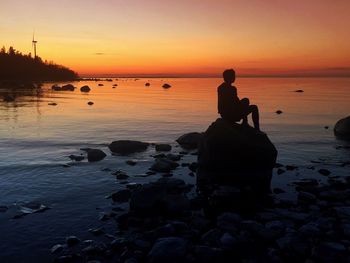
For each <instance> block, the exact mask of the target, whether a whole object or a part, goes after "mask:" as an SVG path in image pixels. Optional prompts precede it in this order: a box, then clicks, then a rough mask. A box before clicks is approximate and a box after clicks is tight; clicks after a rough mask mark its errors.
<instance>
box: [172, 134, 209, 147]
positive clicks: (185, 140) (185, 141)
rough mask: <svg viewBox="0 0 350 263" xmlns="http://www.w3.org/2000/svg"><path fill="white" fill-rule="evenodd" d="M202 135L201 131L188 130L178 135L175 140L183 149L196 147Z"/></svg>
mask: <svg viewBox="0 0 350 263" xmlns="http://www.w3.org/2000/svg"><path fill="white" fill-rule="evenodd" d="M202 137H203V134H202V133H199V132H190V133H186V134H184V135H182V136H180V137H179V138H178V139H177V140H176V141H177V143H178V144H180V145H181V147H183V148H185V149H189V150H190V149H197V148H198V145H199V143H200V141H201V139H202Z"/></svg>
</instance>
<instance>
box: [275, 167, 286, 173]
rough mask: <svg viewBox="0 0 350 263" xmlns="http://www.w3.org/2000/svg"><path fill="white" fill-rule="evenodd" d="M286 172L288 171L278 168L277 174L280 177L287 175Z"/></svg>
mask: <svg viewBox="0 0 350 263" xmlns="http://www.w3.org/2000/svg"><path fill="white" fill-rule="evenodd" d="M285 172H286V171H285V170H283V169H281V168H278V169H277V174H278V175H280V174H283V173H285Z"/></svg>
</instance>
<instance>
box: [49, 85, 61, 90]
mask: <svg viewBox="0 0 350 263" xmlns="http://www.w3.org/2000/svg"><path fill="white" fill-rule="evenodd" d="M51 89H52V90H54V91H60V90H61V87H60V86H58V85H57V84H55V85H52V86H51Z"/></svg>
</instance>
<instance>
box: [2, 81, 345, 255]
mask: <svg viewBox="0 0 350 263" xmlns="http://www.w3.org/2000/svg"><path fill="white" fill-rule="evenodd" d="M221 82H222V80H221V79H220V78H140V79H135V78H112V79H109V80H106V79H98V80H81V81H76V82H55V83H44V84H43V86H42V88H41V89H35V90H21V89H17V90H15V91H13V90H12V91H11V90H6V89H0V97H2V96H3V95H4V94H11V95H13V96H15V100H14V101H12V102H5V101H0V262H52V260H53V258H54V257H55V255H53V254H51V252H50V248H51V247H52V246H54V245H56V244H64V243H65V238H66V237H67V236H71V235H74V236H77V237H78V238H80V239H81V240H89V239H95V238H96V237H95V236H93V235H92V234H91V233H90V232H89V231H88V230H89V229H94V228H100V227H102V228H103V229H105V232H108V233H110V234H115V233H116V231H117V228H116V223H115V221H114V220H103V219H104V217H103V215H104V213H105V212H106V211H108V210H109V209H110V208H111V207H115V206H116V207H117V206H120V208H121V209H126V208H127V207H126V205H125V204H124V205H116V204H113V203H112V201H111V199H110V198H108V197H109V196H110V194H111V193H113V192H116V191H118V190H120V189H124V188H125V183H126V182H125V181H122V182H121V181H118V180H116V178H115V176H113V175H112V173H113V172H115V171H117V170H122V171H124V172H126V173H127V174H128V175H129V176H130V177H129V178H128V179H127V182H128V183H145V182H149V181H154V180H157V179H158V178H160V177H161V174H156V175H152V176H147V177H146V176H145V173H146V172H147V171H148V168H149V167H150V166H151V165H152V163H153V162H154V158H153V157H152V155H155V154H157V153H156V151H155V149H154V147H153V146H151V147H149V149H148V150H147V151H146V152H143V153H138V154H134V155H130V156H115V155H112V154H111V152H110V151H109V149H108V144H109V143H111V142H112V141H115V140H122V139H127V140H140V141H145V142H149V143H167V144H170V145H171V146H172V152H173V153H179V152H181V151H182V149H181V147H179V145H178V144H177V143H176V141H175V140H176V139H177V138H178V137H179V136H181V135H182V134H185V133H188V132H204V131H205V130H206V129H207V128H208V126H209V125H210V124H211V123H212V122H214V121H215V120H216V119H217V118H218V117H219V115H218V112H217V87H218V86H219V85H220V84H221ZM68 83H71V84H73V85H74V86H75V87H77V88H76V89H75V90H74V91H54V90H52V88H51V87H52V85H54V84H56V85H64V84H68ZM146 83H149V84H150V85H149V86H146V85H145V84H146ZM165 83H167V84H169V85H171V87H170V88H167V89H165V88H163V87H162V86H163V85H164V84H165ZM84 85H88V86H89V87H90V88H91V91H90V92H88V93H84V92H81V91H80V87H82V86H84ZM235 86H236V87H237V90H238V96H239V97H240V98H244V97H247V98H249V99H250V103H251V104H255V105H258V107H259V111H260V119H261V129H262V130H263V131H264V132H265V133H266V134H267V135H268V136H269V138H270V140H271V141H272V142H273V143H274V145H275V146H276V148H277V150H278V160H277V161H278V163H280V164H283V165H290V166H295V167H297V168H296V169H294V170H291V171H286V172H285V173H282V174H278V173H277V169H275V171H274V176H273V180H272V188H281V189H283V190H285V193H283V194H281V196H282V198H294V196H295V195H294V192H293V191H294V190H293V187H292V186H291V185H292V182H293V181H295V180H299V179H302V178H316V179H318V180H320V181H322V180H327V178H325V176H322V175H321V174H320V173H318V170H319V169H322V168H324V169H328V170H329V171H330V172H331V176H335V177H339V176H349V175H350V169H349V165H348V163H349V161H350V143H349V142H346V141H342V140H339V139H337V138H335V136H334V133H333V128H334V125H335V123H336V122H337V121H338V120H339V119H341V118H344V117H346V116H349V115H350V78H238V79H237V80H236V83H235ZM298 90H299V92H296V91H298ZM300 91H302V92H300ZM88 102H93V105H88ZM52 104H54V105H52ZM278 110H280V111H282V113H281V114H277V113H276V111H278ZM249 122H250V124H252V122H251V119H249ZM82 148H97V149H101V150H103V151H104V152H105V153H106V154H107V157H106V158H105V159H104V160H102V161H100V162H96V163H89V162H88V161H87V160H86V159H85V160H83V161H81V162H75V161H72V160H70V158H69V155H72V154H73V155H81V154H83V155H84V151H82V150H81V149H82ZM195 154H196V153H195V152H190V153H189V154H188V155H185V156H184V157H183V159H182V161H181V162H195V161H196V158H197V157H196V155H195ZM128 160H133V161H135V162H136V165H134V166H130V165H128V164H127V163H126V161H128ZM189 172H190V171H189V170H188V168H178V169H177V170H175V171H174V175H173V176H174V177H175V178H180V179H183V180H185V181H186V182H187V183H191V184H195V177H193V176H190V175H189ZM28 202H32V203H33V202H35V203H38V204H41V205H43V207H47V208H49V209H47V210H45V211H42V212H39V213H30V211H28V210H27V211H26V212H28V214H27V215H25V216H18V215H23V213H22V214H21V212H20V210H21V208H23V206H25V204H26V203H28ZM22 211H23V210H22ZM100 238H101V239H102V238H105V239H106V238H107V237H100Z"/></svg>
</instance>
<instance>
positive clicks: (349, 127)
mask: <svg viewBox="0 0 350 263" xmlns="http://www.w3.org/2000/svg"><path fill="white" fill-rule="evenodd" d="M334 134H335V136H336V137H337V138H339V139H345V140H350V116H348V117H346V118H343V119H340V120H339V121H338V122H337V123H336V124H335V126H334Z"/></svg>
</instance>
